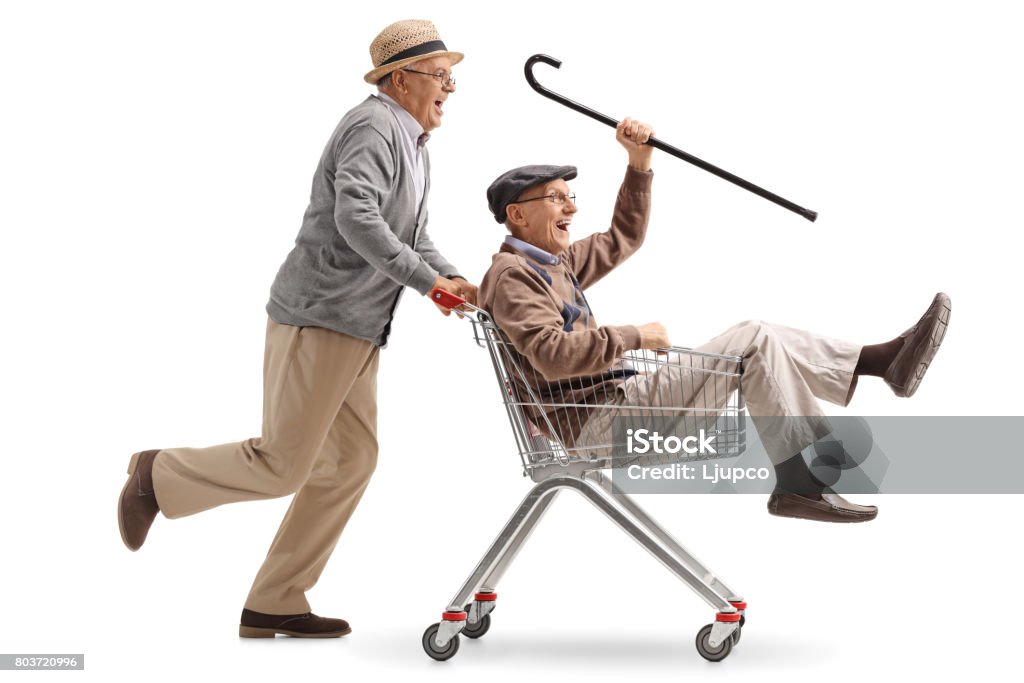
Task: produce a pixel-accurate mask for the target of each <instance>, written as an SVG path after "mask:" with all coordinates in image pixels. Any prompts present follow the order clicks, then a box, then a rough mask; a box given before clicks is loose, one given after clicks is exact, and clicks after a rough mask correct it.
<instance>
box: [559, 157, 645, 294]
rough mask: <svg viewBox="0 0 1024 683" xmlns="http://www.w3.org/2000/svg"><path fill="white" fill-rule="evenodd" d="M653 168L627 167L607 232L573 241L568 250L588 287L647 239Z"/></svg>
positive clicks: (570, 260)
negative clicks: (643, 169)
mask: <svg viewBox="0 0 1024 683" xmlns="http://www.w3.org/2000/svg"><path fill="white" fill-rule="evenodd" d="M653 177H654V174H653V173H652V172H651V171H638V170H636V169H634V168H631V167H627V168H626V177H625V178H624V179H623V181H622V185H621V186H620V187H619V194H618V197H617V198H616V200H615V209H614V211H613V212H612V225H611V227H610V228H609V229H608V230H607V231H606V232H600V233H597V234H595V235H591V236H590V237H585V238H584V239H581V240H578V241H576V242H573V244H572V246H570V247H569V249H568V250H567V251H566V260H567V261H568V264H569V269H570V270H572V271H573V272H574V273H576V277H577V279H579V282H580V286H581V287H583V288H584V289H586V288H587V287H589V286H590V285H592V284H594V283H595V282H597V281H598V280H600V279H601V278H603V277H604V276H605V275H607V274H608V273H609V272H611V271H612V269H613V268H615V267H616V266H617V265H619V264H620V263H622V262H623V261H625V260H626V259H627V258H629V257H630V256H632V255H633V252H635V251H636V250H637V249H639V248H640V245H641V244H643V242H644V235H646V234H647V221H648V218H650V214H651V180H652V178H653Z"/></svg>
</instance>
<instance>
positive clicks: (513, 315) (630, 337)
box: [480, 168, 653, 447]
mask: <svg viewBox="0 0 1024 683" xmlns="http://www.w3.org/2000/svg"><path fill="white" fill-rule="evenodd" d="M652 178H653V174H652V173H651V172H650V171H647V172H642V171H637V170H634V169H632V168H627V169H626V177H625V179H624V180H623V181H622V186H621V187H620V188H619V194H618V198H617V199H616V202H615V210H614V212H613V213H612V224H611V227H610V228H609V229H608V231H607V232H602V233H598V234H595V235H591V236H590V237H586V238H584V239H581V240H579V241H576V242H573V243H572V245H571V246H570V247H569V249H567V250H566V251H564V252H562V253H561V254H559V255H558V256H559V262H558V263H557V264H555V265H549V264H547V263H541V262H539V261H537V260H535V259H532V258H530V257H529V256H527V255H526V254H524V253H522V252H520V251H518V250H516V249H514V248H512V247H510V246H509V245H507V244H503V245H502V247H501V250H500V251H499V252H498V253H497V254H495V255H494V257H493V261H492V263H491V267H490V268H489V269H488V271H487V274H486V275H485V276H484V279H483V282H481V284H480V302H481V303H480V305H481V307H483V308H484V309H486V310H487V311H488V312H489V313H490V314H491V315H492V316H493V318H494V321H495V323H497V325H498V327H499V328H501V330H502V332H504V334H505V336H506V337H508V339H509V341H510V342H512V345H513V347H514V348H515V351H516V352H517V353H515V354H514V358H515V360H516V362H517V363H519V365H520V367H521V368H522V370H523V374H524V376H525V380H526V384H527V385H529V387H530V389H532V391H533V392H534V395H535V396H536V397H537V398H538V399H539V400H540V402H541V404H542V405H541V407H540V409H532V408H531V409H527V414H528V415H529V416H530V417H531V418H532V419H533V420H534V422H536V423H537V426H538V427H540V428H541V429H542V430H543V431H545V432H550V430H549V429H548V428H547V426H546V424H545V422H544V420H543V418H540V414H541V413H542V412H543V413H547V415H548V418H549V419H550V420H551V422H552V425H553V426H554V428H555V431H556V432H557V433H555V434H550V433H549V434H548V436H552V437H556V438H559V439H560V440H561V441H562V442H563V443H564V444H565V445H566V446H567V447H571V446H572V444H573V443H574V442H575V439H576V436H577V435H578V434H579V432H580V430H581V429H582V428H583V425H584V424H586V421H587V417H588V415H589V410H588V409H587V408H586V407H584V406H588V405H589V406H592V405H599V404H601V403H604V402H606V401H608V400H611V399H612V398H614V396H615V388H616V387H617V386H618V385H619V384H621V383H622V381H623V378H624V377H627V376H628V375H629V374H630V372H631V371H630V370H627V369H624V368H623V367H622V366H621V364H620V363H619V360H618V359H619V357H620V356H621V355H622V353H623V352H624V351H628V350H631V349H638V348H640V332H639V331H638V330H637V328H636V327H635V326H633V325H622V326H611V325H606V326H598V324H597V321H596V320H595V319H594V316H593V315H592V314H591V312H590V310H589V307H588V305H587V304H586V300H585V299H584V297H583V293H582V291H580V290H585V289H586V288H587V287H589V286H590V285H592V284H594V283H595V282H597V281H598V280H600V279H601V278H602V277H604V276H605V275H607V274H608V273H609V272H611V271H612V269H614V268H615V267H616V266H617V265H619V264H620V263H622V262H623V261H625V260H626V259H627V258H629V256H631V255H632V254H633V252H635V251H636V250H637V249H639V248H640V245H641V244H643V241H644V235H645V233H646V232H647V221H648V217H649V215H650V207H651V180H652ZM515 375H516V373H513V381H514V382H515V384H516V387H515V389H516V392H517V394H518V396H519V398H520V400H523V401H529V400H530V399H529V393H528V392H527V387H526V386H523V384H524V383H523V381H522V379H521V378H519V377H517V376H515ZM566 404H571V407H570V406H569V405H566Z"/></svg>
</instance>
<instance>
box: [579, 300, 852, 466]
mask: <svg viewBox="0 0 1024 683" xmlns="http://www.w3.org/2000/svg"><path fill="white" fill-rule="evenodd" d="M861 348H862V347H861V346H860V345H859V344H851V343H850V342H844V341H840V340H838V339H831V338H829V337H823V336H821V335H817V334H814V333H812V332H805V331H803V330H797V329H794V328H792V327H785V326H782V325H773V324H771V323H766V322H763V321H760V320H748V321H744V322H741V323H738V324H736V325H733V326H732V327H730V328H729V329H728V330H726V331H725V332H723V333H722V334H720V335H718V336H717V337H715V338H714V339H712V340H711V341H709V342H707V343H706V344H702V345H701V346H698V347H696V348H695V349H694V350H695V351H703V352H706V353H717V354H722V355H729V356H741V357H742V358H743V362H742V365H743V377H742V380H741V383H742V387H743V396H744V399H745V401H746V404H747V412H748V413H749V415H750V417H751V419H752V420H753V422H754V426H755V427H756V428H757V432H758V437H759V438H760V439H761V442H762V444H764V447H765V450H767V452H768V457H769V458H770V459H771V461H772V463H774V464H778V463H780V462H782V461H783V460H786V459H788V458H790V457H791V456H793V455H796V454H797V453H799V452H800V451H802V450H803V449H804V448H806V447H808V446H810V445H811V444H812V443H814V442H815V441H817V440H819V439H821V438H822V437H824V436H825V435H827V434H829V433H830V432H831V431H832V427H831V425H830V424H829V421H828V419H827V418H826V417H825V414H824V413H823V412H822V410H821V406H820V405H819V404H818V401H817V399H822V400H824V401H828V402H830V403H835V404H837V405H841V406H845V405H847V404H848V403H849V402H850V399H851V398H853V392H854V390H855V389H856V387H857V378H856V376H855V375H854V374H853V371H854V369H855V368H856V367H857V360H858V358H859V357H860V351H861ZM669 361H670V362H667V363H665V364H663V365H661V366H660V367H659V368H658V370H657V371H656V372H653V373H651V374H649V375H639V376H636V377H631V378H630V379H627V380H626V381H625V382H623V383H622V385H621V387H620V388H619V394H618V397H617V399H616V400H615V402H614V403H615V404H616V405H617V406H652V407H658V406H688V407H693V406H694V405H696V406H697V407H700V408H708V409H712V410H714V409H716V408H717V409H721V408H723V407H724V406H725V403H726V399H727V398H728V397H729V395H730V394H731V393H732V391H734V390H735V389H736V379H735V377H730V376H727V375H721V374H713V373H707V372H703V371H698V370H694V369H693V368H692V367H691V366H690V364H689V363H690V360H689V357H688V356H686V355H685V354H673V357H672V358H670V359H669ZM703 369H718V370H732V369H733V368H731V367H726V366H724V365H722V366H721V367H718V366H716V365H715V364H714V363H705V365H704V368H702V370H703ZM630 414H631V411H630V410H629V409H628V408H622V409H618V408H612V409H600V410H596V411H594V413H593V416H592V417H591V419H590V420H588V421H587V423H586V424H585V425H584V426H583V430H582V431H581V432H580V435H579V437H578V438H577V439H576V445H577V446H578V447H580V448H583V449H592V450H593V451H599V450H600V449H598V448H597V446H598V445H600V444H609V443H611V440H612V435H611V432H612V419H613V418H615V417H619V416H623V415H630ZM687 419H692V418H687ZM714 419H715V417H714V414H711V415H710V417H708V418H707V419H706V420H704V423H705V424H697V423H696V422H695V423H694V425H692V426H691V425H690V424H689V423H688V422H686V421H685V420H684V422H686V424H685V426H684V429H685V428H687V427H691V428H692V430H695V429H696V428H699V427H704V426H708V425H710V424H713V423H714ZM603 450H604V451H607V450H608V449H607V447H605V448H604V449H603Z"/></svg>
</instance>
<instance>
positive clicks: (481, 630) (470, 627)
mask: <svg viewBox="0 0 1024 683" xmlns="http://www.w3.org/2000/svg"><path fill="white" fill-rule="evenodd" d="M470 606H472V603H469V604H467V605H466V608H465V609H466V613H467V614H469V608H470ZM490 627H491V615H490V614H485V615H484V616H483V618H482V619H480V620H478V621H477V622H476V623H475V624H471V623H469V621H466V625H465V626H463V627H462V633H461V635H464V636H466V637H467V638H479V637H481V636H482V635H483V634H485V633H487V629H489V628H490Z"/></svg>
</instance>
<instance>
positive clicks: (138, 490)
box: [117, 451, 160, 551]
mask: <svg viewBox="0 0 1024 683" xmlns="http://www.w3.org/2000/svg"><path fill="white" fill-rule="evenodd" d="M159 452H160V451H142V452H141V453H136V454H135V455H133V456H132V459H131V460H130V461H129V462H128V481H126V482H125V484H124V488H122V489H121V497H120V498H119V499H118V501H117V526H118V528H119V529H120V530H121V540H122V541H124V544H125V545H126V546H128V550H132V551H135V550H138V549H139V548H141V547H142V544H143V543H145V542H146V534H148V533H149V527H151V526H152V525H153V520H154V519H156V514H157V513H158V512H160V504H159V503H157V502H156V494H154V493H153V460H154V458H156V454H157V453H159Z"/></svg>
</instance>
